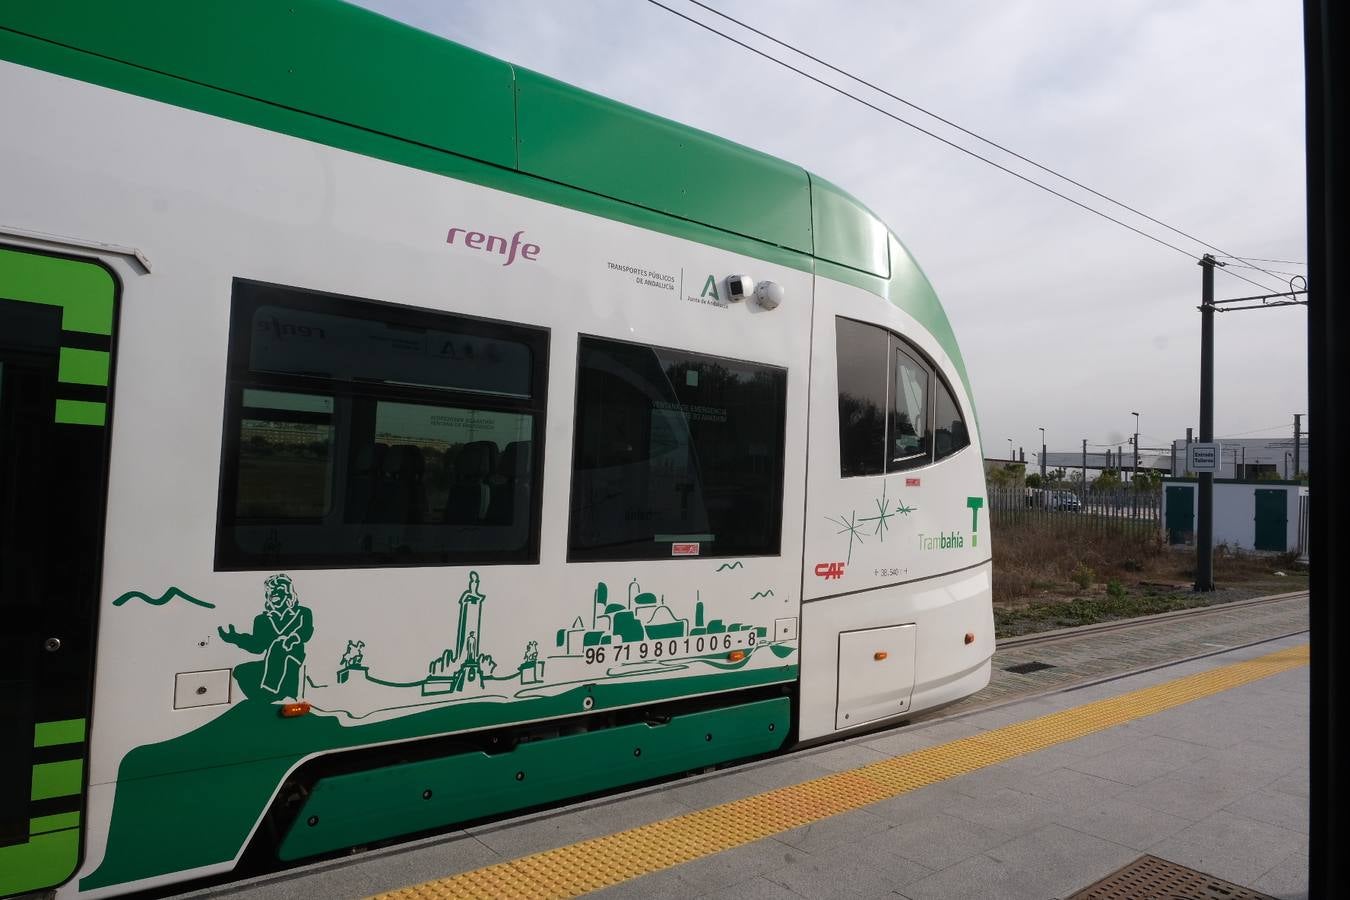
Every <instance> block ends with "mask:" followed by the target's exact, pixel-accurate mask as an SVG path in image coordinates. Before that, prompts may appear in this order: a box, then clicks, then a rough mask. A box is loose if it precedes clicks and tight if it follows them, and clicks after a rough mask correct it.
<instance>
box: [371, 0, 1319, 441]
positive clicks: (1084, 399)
mask: <svg viewBox="0 0 1350 900" xmlns="http://www.w3.org/2000/svg"><path fill="white" fill-rule="evenodd" d="M360 2H361V4H362V5H364V6H367V7H369V8H371V9H374V10H376V11H378V12H381V13H383V14H385V15H388V16H391V17H393V18H396V19H401V20H403V21H406V22H408V23H409V24H412V25H414V26H416V27H418V28H422V29H425V30H427V31H431V32H434V33H437V34H440V35H442V36H444V37H447V38H449V39H451V40H453V41H456V42H458V43H461V44H465V45H467V46H470V47H473V48H475V49H477V50H480V51H482V52H484V53H487V54H490V55H492V56H496V57H499V58H501V59H504V60H507V61H509V62H512V63H515V64H517V65H520V66H523V67H525V68H528V69H533V70H535V71H537V72H542V73H544V74H546V75H550V76H553V77H555V78H558V79H561V80H563V81H566V82H569V83H571V84H574V85H577V86H578V87H582V88H585V89H587V90H591V91H594V92H596V93H599V94H603V95H605V96H607V97H612V98H614V99H616V100H620V101H622V102H625V103H629V104H632V105H634V106H637V107H640V108H642V109H645V110H648V111H650V112H654V113H656V114H658V115H662V116H666V117H669V118H672V119H676V120H678V121H681V122H684V123H686V124H689V125H692V126H695V127H697V128H701V129H704V130H706V131H710V132H714V133H716V134H720V135H722V136H725V137H728V138H730V139H733V140H736V141H739V142H741V143H744V144H748V145H750V146H752V147H755V148H757V149H760V150H763V151H765V152H768V153H771V154H773V155H774V156H778V157H782V158H783V159H786V160H790V161H792V162H794V163H797V164H799V165H801V166H803V167H805V168H807V169H809V170H811V171H812V172H815V173H818V174H820V175H821V176H823V177H825V178H827V179H829V180H830V181H833V182H834V183H836V184H838V185H840V186H841V187H843V188H845V189H846V190H848V191H850V192H851V193H853V194H854V195H855V196H857V197H858V198H859V199H861V200H862V201H863V202H864V203H866V204H867V205H868V206H870V207H871V208H872V209H873V210H874V211H875V212H876V213H878V214H879V215H880V216H881V218H882V219H883V220H885V221H886V222H887V224H889V225H890V226H891V228H892V229H893V230H894V231H895V233H896V234H897V235H898V236H899V237H900V239H901V240H902V241H904V242H905V244H906V245H907V246H908V247H909V249H910V250H911V251H912V252H913V253H914V255H915V257H916V258H917V259H918V261H919V264H920V265H921V266H923V268H924V270H925V272H926V273H927V274H928V277H929V278H930V279H931V280H932V282H933V285H934V287H935V288H936V290H937V293H938V296H939V297H940V298H942V301H943V304H944V305H945V306H946V309H947V314H948V315H949V316H950V317H951V320H952V324H953V327H954V328H955V330H956V335H957V338H958V340H959V341H960V343H961V348H962V352H963V353H964V355H965V358H966V362H967V365H968V367H969V371H970V377H971V381H972V383H973V387H974V390H975V402H976V405H977V407H978V411H979V419H980V425H981V431H982V435H983V438H984V444H985V454H986V455H988V456H1006V455H1007V451H1008V441H1007V439H1008V438H1012V439H1013V441H1014V443H1015V444H1017V445H1019V446H1024V447H1025V448H1026V451H1027V458H1028V460H1031V459H1032V452H1033V450H1034V449H1037V447H1038V445H1039V443H1040V432H1039V431H1038V430H1037V428H1038V426H1044V428H1045V429H1046V432H1047V442H1048V444H1049V449H1050V450H1051V452H1054V451H1071V450H1077V449H1078V448H1079V446H1080V441H1081V440H1082V439H1084V438H1086V439H1087V440H1088V441H1089V444H1090V445H1094V444H1098V445H1101V444H1107V443H1110V444H1112V445H1114V444H1115V443H1116V442H1118V441H1125V440H1127V436H1128V435H1129V434H1131V433H1132V432H1133V430H1134V417H1133V416H1132V415H1131V412H1132V411H1138V412H1139V413H1140V414H1141V416H1142V426H1141V433H1142V435H1143V437H1142V438H1141V441H1140V443H1141V445H1142V446H1144V447H1153V446H1164V445H1165V444H1166V443H1167V442H1168V441H1169V440H1171V439H1172V438H1174V437H1184V435H1185V429H1186V427H1187V426H1188V425H1189V426H1196V427H1198V425H1199V422H1198V416H1199V353H1200V349H1199V343H1200V314H1199V313H1198V312H1197V311H1196V309H1195V307H1196V305H1197V304H1198V303H1199V297H1200V268H1199V267H1198V266H1197V265H1196V264H1195V262H1194V260H1188V259H1187V258H1185V257H1184V256H1182V255H1181V254H1179V253H1177V252H1175V251H1173V250H1169V249H1167V248H1165V247H1161V246H1159V245H1157V244H1155V243H1153V242H1152V241H1149V240H1146V239H1145V238H1142V237H1139V236H1138V235H1135V234H1132V233H1130V232H1128V231H1126V230H1125V229H1123V228H1121V227H1119V226H1117V225H1113V224H1111V223H1109V222H1106V221H1105V220H1102V219H1100V218H1098V217H1096V216H1093V215H1091V214H1089V213H1087V212H1084V211H1083V210H1081V209H1078V208H1076V207H1074V206H1072V205H1070V204H1068V203H1066V202H1064V201H1063V200H1060V199H1058V198H1056V197H1053V196H1051V195H1049V194H1046V193H1044V192H1042V191H1039V190H1037V189H1036V188H1034V187H1031V186H1029V185H1027V184H1024V183H1023V182H1020V181H1018V180H1016V179H1014V178H1012V177H1010V176H1008V175H1006V174H1004V173H1001V172H998V171H997V170H995V169H993V168H991V167H989V166H986V165H985V164H984V163H981V162H979V161H977V160H973V159H971V158H970V157H967V156H965V155H963V154H960V153H958V152H956V151H954V150H952V149H950V148H948V147H944V146H942V145H940V144H938V143H937V142H935V141H933V140H932V139H931V138H928V137H925V136H924V135H921V134H919V133H918V132H916V131H913V130H911V129H909V128H906V127H904V126H902V125H898V124H896V123H894V122H892V121H891V120H889V119H886V118H884V117H883V116H881V115H878V114H877V113H875V112H873V111H871V110H868V109H865V108H863V107H861V106H859V105H857V104H855V103H853V102H852V101H849V100H847V99H845V98H843V97H840V96H839V95H837V94H835V93H833V92H831V91H828V90H827V89H825V88H823V87H820V86H819V85H816V84H813V83H811V82H809V81H807V80H806V79H804V78H802V77H801V76H798V75H795V74H792V73H790V72H788V71H787V70H785V69H783V68H781V67H779V66H777V65H775V64H773V63H771V62H769V61H767V60H764V59H761V58H759V57H757V56H754V55H752V54H750V53H748V52H747V51H744V50H741V49H740V48H737V47H735V46H734V45H732V44H729V43H727V42H726V41H724V40H722V39H721V38H719V37H717V36H715V35H712V34H710V33H708V32H706V31H703V30H702V29H699V28H697V27H696V26H694V25H691V24H689V23H687V22H685V21H682V20H680V19H677V18H675V17H674V16H672V15H670V14H669V13H667V12H665V11H663V10H661V9H659V8H657V7H656V6H653V5H651V4H650V3H647V2H643V0H572V2H567V3H548V2H543V0H532V2H531V0H455V2H451V3H447V2H442V0H360ZM663 2H666V3H667V5H670V6H672V7H674V8H677V9H679V10H680V11H682V12H685V13H688V14H690V15H694V16H697V17H699V18H702V19H704V20H706V21H709V22H713V23H715V24H716V25H717V27H718V28H719V29H721V30H724V31H731V32H733V33H736V34H737V36H739V37H747V35H746V34H745V33H744V32H739V31H738V30H737V29H736V27H735V26H734V25H731V24H729V23H726V22H725V21H721V20H718V19H716V18H715V17H713V16H711V15H710V14H708V13H706V12H703V11H701V10H699V9H698V8H697V7H695V6H693V5H692V4H690V3H688V2H687V0H663ZM706 2H708V3H709V5H711V6H714V7H716V8H718V9H721V10H723V11H725V12H727V13H729V14H731V15H733V16H736V17H737V18H740V19H743V20H745V21H746V22H747V23H749V24H751V25H754V26H756V27H758V28H760V29H761V30H763V31H766V32H768V33H770V34H772V35H774V36H775V37H779V38H781V39H783V40H786V41H788V42H790V43H792V44H794V45H796V46H798V47H801V48H802V49H805V50H807V51H809V52H811V53H813V54H814V55H816V56H819V57H821V58H823V59H825V60H827V61H829V62H831V63H834V64H835V65H838V66H840V67H841V68H844V69H847V70H849V71H851V72H853V73H855V74H857V75H859V76H860V77H863V78H866V79H867V80H869V81H872V82H873V83H876V84H878V85H880V86H882V87H885V88H887V89H888V90H890V91H891V92H893V93H895V94H898V95H900V96H902V97H904V98H906V99H907V100H910V101H911V102H914V103H917V104H919V105H921V106H924V107H926V108H929V109H932V110H933V111H935V112H937V113H939V114H940V115H942V116H944V117H945V118H948V119H951V120H953V121H955V122H957V123H959V124H961V125H962V126H963V127H965V128H968V129H970V130H972V131H976V132H980V133H981V134H984V135H986V136H987V137H990V138H991V139H994V140H997V141H998V142H1000V143H1002V144H1004V145H1006V146H1008V147H1010V148H1012V149H1014V150H1016V151H1017V152H1019V153H1021V154H1023V155H1025V156H1028V157H1030V158H1032V159H1034V160H1036V161H1038V162H1040V163H1042V164H1044V165H1047V166H1049V167H1051V168H1054V169H1057V170H1059V171H1062V172H1064V173H1065V174H1067V175H1069V176H1071V177H1073V178H1074V179H1076V180H1078V181H1081V182H1083V183H1085V184H1087V185H1089V186H1091V187H1093V188H1094V189H1096V190H1098V191H1101V192H1102V193H1105V194H1108V195H1111V196H1113V197H1115V198H1116V199H1118V200H1121V201H1123V202H1125V203H1128V204H1129V205H1131V206H1134V207H1135V208H1137V209H1140V210H1142V211H1144V212H1147V213H1149V214H1150V215H1152V216H1154V217H1155V218H1157V219H1161V220H1163V221H1165V222H1168V223H1169V224H1171V225H1174V226H1176V227H1178V228H1180V229H1181V230H1183V231H1185V232H1188V233H1189V234H1193V235H1195V236H1196V237H1198V238H1200V239H1202V240H1204V241H1207V242H1209V243H1211V244H1213V245H1215V246H1217V247H1220V248H1223V249H1224V250H1225V251H1227V252H1229V253H1234V254H1238V255H1243V256H1259V257H1270V258H1275V259H1281V260H1295V261H1303V260H1306V258H1307V257H1306V248H1305V220H1304V181H1303V179H1304V160H1303V144H1304V141H1303V75H1302V72H1303V68H1302V66H1303V62H1302V52H1303V50H1302V17H1301V11H1300V8H1301V5H1300V3H1299V2H1298V0H1252V2H1243V0H1211V2H1179V0H1152V2H1151V0H1111V2H1109V3H1107V2H1091V3H1084V2H1082V0H1001V2H993V0H980V2H974V0H969V2H962V0H909V2H903V3H900V2H894V0H892V2H880V0H877V2H861V0H850V2H847V3H845V2H839V0H773V2H768V0H706ZM748 37H749V39H750V40H755V39H754V38H753V36H748ZM755 42H756V43H758V44H760V45H763V44H764V42H763V41H757V40H755ZM773 54H774V55H775V56H778V57H781V58H784V59H789V58H790V55H789V53H788V52H787V51H784V50H781V49H775V50H773ZM792 61H793V62H794V63H804V64H805V66H806V67H808V68H811V69H812V70H814V71H817V72H819V71H821V70H819V69H818V67H813V66H811V64H810V63H809V62H807V61H804V60H801V59H792ZM834 80H835V81H841V80H840V79H839V78H838V77H837V76H835V77H834ZM841 83H842V81H841ZM851 89H853V90H855V91H862V92H865V89H861V88H857V87H856V86H853V87H852V88H851ZM870 99H876V95H871V97H870ZM882 102H884V103H885V104H886V105H888V106H889V107H893V108H894V109H895V110H896V111H897V112H899V113H901V114H903V115H905V116H906V117H909V118H914V119H915V120H916V121H920V122H921V123H922V124H925V125H927V126H931V128H932V130H939V131H940V133H942V134H944V136H953V137H954V139H955V138H960V135H956V134H954V133H953V132H951V131H950V130H949V129H945V128H944V127H943V126H941V125H940V124H938V123H933V122H931V121H927V122H924V121H923V117H922V116H921V115H920V114H917V113H913V112H912V111H907V110H905V108H904V107H901V106H899V105H898V104H894V103H893V102H889V101H882ZM962 142H963V143H966V144H968V145H970V146H971V147H972V148H973V149H977V150H978V151H979V152H981V153H982V154H983V155H991V154H996V156H995V158H997V159H998V160H999V161H1000V162H1004V163H1008V164H1009V165H1012V166H1014V167H1016V168H1019V169H1021V170H1022V171H1025V172H1026V173H1027V174H1029V175H1033V176H1034V177H1035V178H1037V180H1041V181H1049V180H1050V178H1051V176H1048V175H1046V174H1044V173H1040V172H1036V171H1035V170H1032V169H1029V168H1028V167H1026V166H1024V165H1018V164H1016V161H1015V160H1012V161H1010V160H1009V158H1008V157H1004V156H1002V155H997V151H995V150H993V149H992V148H988V147H983V146H980V145H977V144H975V143H974V142H973V141H971V140H970V139H968V138H967V139H962ZM1053 186H1055V187H1056V188H1057V189H1061V190H1062V191H1064V192H1067V193H1070V194H1071V195H1072V196H1075V197H1078V198H1082V199H1084V200H1085V201H1091V202H1092V203H1093V204H1094V205H1096V206H1098V207H1099V208H1102V209H1104V210H1106V211H1108V212H1110V213H1111V214H1112V215H1114V216H1116V217H1117V218H1127V220H1128V221H1130V222H1131V224H1135V225H1137V226H1139V227H1141V228H1143V229H1144V230H1148V231H1150V232H1151V233H1154V234H1156V235H1157V236H1159V237H1161V238H1163V239H1164V240H1167V241H1168V242H1169V243H1174V244H1176V245H1177V246H1179V247H1182V248H1184V249H1186V250H1187V251H1188V252H1190V253H1194V254H1199V253H1200V252H1203V251H1204V248H1203V247H1201V246H1200V245H1198V244H1196V243H1195V242H1193V241H1189V240H1187V239H1185V238H1182V237H1180V236H1179V235H1176V234H1173V233H1170V232H1167V231H1165V230H1163V229H1161V228H1159V227H1158V226H1154V225H1151V224H1150V223H1148V222H1146V221H1142V220H1139V219H1137V218H1135V217H1133V216H1130V215H1129V214H1128V213H1125V212H1124V211H1122V210H1119V209H1116V208H1109V207H1107V206H1106V205H1105V204H1104V202H1103V201H1099V200H1096V199H1095V198H1092V197H1091V196H1090V195H1084V194H1082V192H1080V191H1077V190H1076V189H1074V188H1072V187H1071V186H1068V185H1065V184H1064V183H1063V182H1057V183H1053ZM1261 265H1264V266H1267V267H1268V268H1271V269H1274V270H1279V271H1281V272H1294V273H1302V272H1304V271H1305V270H1304V268H1303V267H1301V266H1289V265H1281V264H1275V263H1262V264H1261ZM1230 271H1238V272H1240V273H1242V274H1244V275H1247V276H1249V277H1253V278H1254V279H1256V280H1262V281H1264V282H1265V283H1267V284H1269V285H1271V287H1272V290H1278V289H1280V288H1279V287H1278V286H1277V285H1279V284H1280V283H1281V281H1283V280H1284V279H1285V277H1286V276H1284V275H1280V276H1278V278H1279V280H1276V279H1275V278H1271V277H1268V276H1263V275H1261V273H1259V272H1255V271H1253V270H1251V269H1233V270H1230ZM1215 285H1216V295H1217V296H1218V297H1219V298H1224V297H1240V296H1247V295H1250V294H1256V293H1262V291H1259V290H1257V289H1256V288H1254V287H1252V286H1251V285H1249V284H1246V283H1244V282H1242V281H1239V280H1237V279H1236V278H1232V277H1229V276H1228V275H1227V274H1224V273H1219V274H1216V276H1215ZM1216 318H1217V323H1216V335H1217V340H1216V347H1217V354H1216V366H1215V371H1216V383H1217V392H1216V399H1215V430H1216V434H1218V435H1220V436H1238V435H1242V436H1245V437H1280V436H1284V435H1288V434H1290V433H1291V432H1292V417H1293V414H1294V413H1296V412H1299V413H1301V412H1305V411H1306V407H1307V388H1306V371H1307V352H1306V347H1307V341H1306V325H1307V316H1306V313H1305V312H1304V309H1303V308H1302V307H1290V308H1284V309H1278V310H1269V311H1259V312H1247V313H1232V314H1227V315H1220V316H1217V317H1216ZM1304 421H1305V426H1304V427H1305V430H1308V424H1307V419H1306V418H1305V420H1304ZM1272 426H1276V427H1275V428H1272Z"/></svg>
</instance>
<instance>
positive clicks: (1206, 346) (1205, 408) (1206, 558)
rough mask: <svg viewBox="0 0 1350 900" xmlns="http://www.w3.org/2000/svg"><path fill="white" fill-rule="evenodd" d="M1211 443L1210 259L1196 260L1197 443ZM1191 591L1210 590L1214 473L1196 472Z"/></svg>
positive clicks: (1211, 297) (1212, 306) (1212, 337)
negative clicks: (1192, 580) (1198, 412)
mask: <svg viewBox="0 0 1350 900" xmlns="http://www.w3.org/2000/svg"><path fill="white" fill-rule="evenodd" d="M1212 440H1214V257H1213V256H1211V255H1210V254H1208V253H1206V254H1205V255H1204V258H1202V259H1201V260H1200V441H1201V443H1204V442H1207V441H1212ZM1197 494H1198V497H1197V499H1198V500H1199V506H1200V508H1199V509H1198V510H1196V514H1197V515H1196V518H1197V521H1196V529H1195V589H1196V590H1197V591H1212V590H1214V473H1213V472H1201V473H1200V490H1199V491H1198V492H1197Z"/></svg>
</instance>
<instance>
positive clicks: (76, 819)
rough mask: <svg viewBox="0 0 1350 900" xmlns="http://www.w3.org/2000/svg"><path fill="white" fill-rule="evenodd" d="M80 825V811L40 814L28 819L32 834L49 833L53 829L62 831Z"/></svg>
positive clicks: (29, 831) (29, 829)
mask: <svg viewBox="0 0 1350 900" xmlns="http://www.w3.org/2000/svg"><path fill="white" fill-rule="evenodd" d="M79 825H80V814H79V813H78V812H63V813H56V814H55V815H50V816H38V817H37V818H34V819H29V820H28V833H29V834H30V835H37V834H47V833H48V832H51V831H61V830H63V829H66V828H78V827H79Z"/></svg>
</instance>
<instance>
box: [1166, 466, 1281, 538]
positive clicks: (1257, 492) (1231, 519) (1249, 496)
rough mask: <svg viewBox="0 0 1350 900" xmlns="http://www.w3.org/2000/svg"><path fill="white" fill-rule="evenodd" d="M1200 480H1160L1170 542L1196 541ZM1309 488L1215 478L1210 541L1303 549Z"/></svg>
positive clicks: (1167, 534)
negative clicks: (1212, 530) (1212, 536)
mask: <svg viewBox="0 0 1350 900" xmlns="http://www.w3.org/2000/svg"><path fill="white" fill-rule="evenodd" d="M1198 489H1199V480H1198V479H1195V478H1178V479H1173V478H1167V479H1164V480H1163V511H1162V520H1163V532H1164V534H1165V536H1166V538H1167V542H1168V543H1169V544H1189V543H1193V542H1194V541H1195V529H1196V512H1197V509H1198V500H1199V498H1198ZM1307 502H1308V489H1307V488H1306V487H1304V486H1303V485H1301V484H1290V483H1283V484H1282V483H1280V482H1271V481H1228V480H1222V481H1221V480H1218V479H1215V482H1214V544H1215V546H1217V545H1219V544H1227V545H1228V546H1229V547H1233V548H1235V549H1241V550H1265V551H1272V552H1275V553H1287V552H1290V551H1294V550H1300V551H1303V550H1306V547H1307V544H1306V538H1307Z"/></svg>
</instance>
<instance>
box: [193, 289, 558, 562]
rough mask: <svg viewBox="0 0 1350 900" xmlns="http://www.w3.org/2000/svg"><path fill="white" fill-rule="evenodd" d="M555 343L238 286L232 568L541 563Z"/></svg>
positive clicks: (445, 318) (232, 364)
mask: <svg viewBox="0 0 1350 900" xmlns="http://www.w3.org/2000/svg"><path fill="white" fill-rule="evenodd" d="M547 349H548V346H547V333H546V332H543V331H541V330H538V329H532V328H525V327H522V326H515V325H507V324H504V323H496V322H486V321H483V320H478V319H469V318H466V317H461V316H453V315H449V314H445V313H435V312H430V311H427V310H417V309H412V308H409V307H400V306H393V305H390V304H383V303H375V302H372V301H363V300H354V299H350V298H345V297H334V296H332V295H328V294H320V293H318V292H312V291H301V290H296V289H292V288H284V287H278V286H275V285H264V284H258V283H255V282H248V281H242V280H239V281H236V282H235V291H234V303H233V307H232V311H231V330H230V355H229V390H228V397H227V405H226V418H227V421H226V428H225V448H224V454H223V457H224V471H223V474H222V478H221V503H220V507H219V521H218V523H217V545H216V565H217V568H220V569H241V568H258V567H263V568H267V567H280V566H286V567H290V568H305V567H310V568H315V567H335V568H336V567H349V566H391V565H435V564H441V565H445V564H456V563H459V564H472V565H485V564H491V563H497V562H533V561H535V560H537V558H538V539H539V527H538V517H539V513H538V510H539V490H538V487H537V481H536V478H535V474H534V473H536V472H538V471H539V470H540V466H539V465H538V463H539V457H540V453H541V450H542V448H541V447H540V446H539V441H538V437H539V436H540V435H542V433H543V428H542V424H543V415H544V406H545V397H544V391H545V382H544V377H545V376H544V372H545V370H546V362H547V360H546V356H547Z"/></svg>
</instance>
